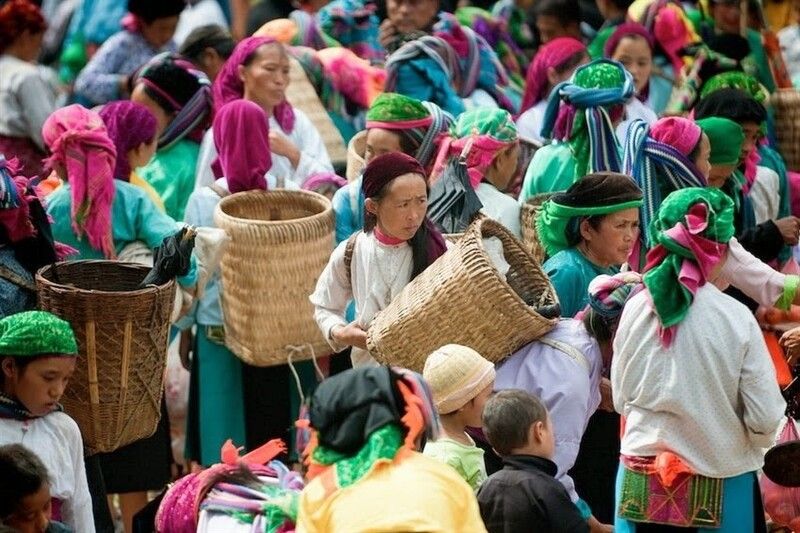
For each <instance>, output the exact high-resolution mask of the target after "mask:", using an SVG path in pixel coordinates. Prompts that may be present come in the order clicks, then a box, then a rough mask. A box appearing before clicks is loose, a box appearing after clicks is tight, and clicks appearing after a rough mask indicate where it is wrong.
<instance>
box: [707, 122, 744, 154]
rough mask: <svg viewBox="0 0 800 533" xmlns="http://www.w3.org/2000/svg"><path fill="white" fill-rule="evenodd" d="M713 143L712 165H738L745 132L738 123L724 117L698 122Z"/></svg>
mask: <svg viewBox="0 0 800 533" xmlns="http://www.w3.org/2000/svg"><path fill="white" fill-rule="evenodd" d="M696 123H697V125H698V126H700V129H701V130H703V133H705V134H706V135H707V136H708V140H709V142H710V143H711V156H710V157H709V161H710V162H711V164H712V165H736V164H737V163H739V156H740V154H741V152H742V144H743V143H744V131H743V130H742V127H741V126H740V125H738V124H737V123H736V122H734V121H732V120H729V119H727V118H722V117H708V118H704V119H700V120H698V121H696Z"/></svg>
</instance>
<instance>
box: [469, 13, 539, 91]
mask: <svg viewBox="0 0 800 533" xmlns="http://www.w3.org/2000/svg"><path fill="white" fill-rule="evenodd" d="M455 15H456V18H457V19H458V22H459V23H460V24H461V25H462V26H466V27H468V28H472V29H473V30H475V33H477V34H478V35H480V36H481V37H483V39H484V40H485V41H486V43H487V44H488V45H489V47H490V48H492V49H493V50H495V51H496V52H497V57H498V58H499V59H500V62H501V63H502V65H503V67H504V68H505V69H506V71H507V72H508V75H509V77H511V78H513V79H514V80H515V82H516V83H518V84H519V85H522V83H523V80H522V74H523V72H525V68H526V67H527V65H528V58H527V56H526V55H525V52H523V50H522V48H520V46H519V45H518V44H517V42H516V41H515V40H514V38H513V37H512V35H511V33H510V32H509V31H508V22H507V21H506V20H504V19H503V18H500V17H496V16H494V15H493V14H491V13H489V12H488V11H485V10H483V9H481V8H479V7H474V6H464V7H459V8H458V9H456V12H455Z"/></svg>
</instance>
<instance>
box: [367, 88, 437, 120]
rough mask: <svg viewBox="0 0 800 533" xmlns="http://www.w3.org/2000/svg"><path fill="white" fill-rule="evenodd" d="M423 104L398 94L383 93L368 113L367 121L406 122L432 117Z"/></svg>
mask: <svg viewBox="0 0 800 533" xmlns="http://www.w3.org/2000/svg"><path fill="white" fill-rule="evenodd" d="M430 116H431V114H430V112H429V111H428V110H427V109H425V106H423V105H422V102H420V101H419V100H417V99H416V98H411V97H409V96H405V95H402V94H397V93H382V94H380V95H378V97H377V98H375V100H374V101H373V102H372V105H371V106H370V108H369V110H368V111H367V121H372V120H375V121H379V122H405V121H407V120H419V119H423V118H428V117H430Z"/></svg>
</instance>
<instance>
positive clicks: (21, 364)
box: [0, 354, 53, 386]
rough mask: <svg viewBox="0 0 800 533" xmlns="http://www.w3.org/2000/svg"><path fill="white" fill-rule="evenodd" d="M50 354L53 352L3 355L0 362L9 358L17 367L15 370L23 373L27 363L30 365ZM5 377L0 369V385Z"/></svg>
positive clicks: (50, 355)
mask: <svg viewBox="0 0 800 533" xmlns="http://www.w3.org/2000/svg"><path fill="white" fill-rule="evenodd" d="M52 356H53V354H42V355H34V356H26V357H14V356H12V355H5V356H3V357H0V363H2V361H3V360H4V359H11V360H12V361H13V362H14V366H15V367H16V368H17V371H18V372H19V373H20V374H23V373H25V369H26V368H28V365H30V364H31V363H33V362H35V361H38V360H39V359H44V358H46V357H52ZM5 379H6V377H5V375H4V374H3V371H2V370H0V386H2V385H3V384H4V383H5Z"/></svg>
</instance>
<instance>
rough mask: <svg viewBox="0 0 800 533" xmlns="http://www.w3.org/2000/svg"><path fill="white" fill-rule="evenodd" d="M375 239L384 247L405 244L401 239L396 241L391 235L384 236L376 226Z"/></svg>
mask: <svg viewBox="0 0 800 533" xmlns="http://www.w3.org/2000/svg"><path fill="white" fill-rule="evenodd" d="M375 238H376V239H378V242H379V243H381V244H385V245H386V246H397V245H398V244H401V243H404V242H406V241H404V240H403V239H398V238H395V237H392V236H391V235H386V234H385V233H384V232H382V231H381V230H380V228H379V227H378V226H375Z"/></svg>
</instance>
